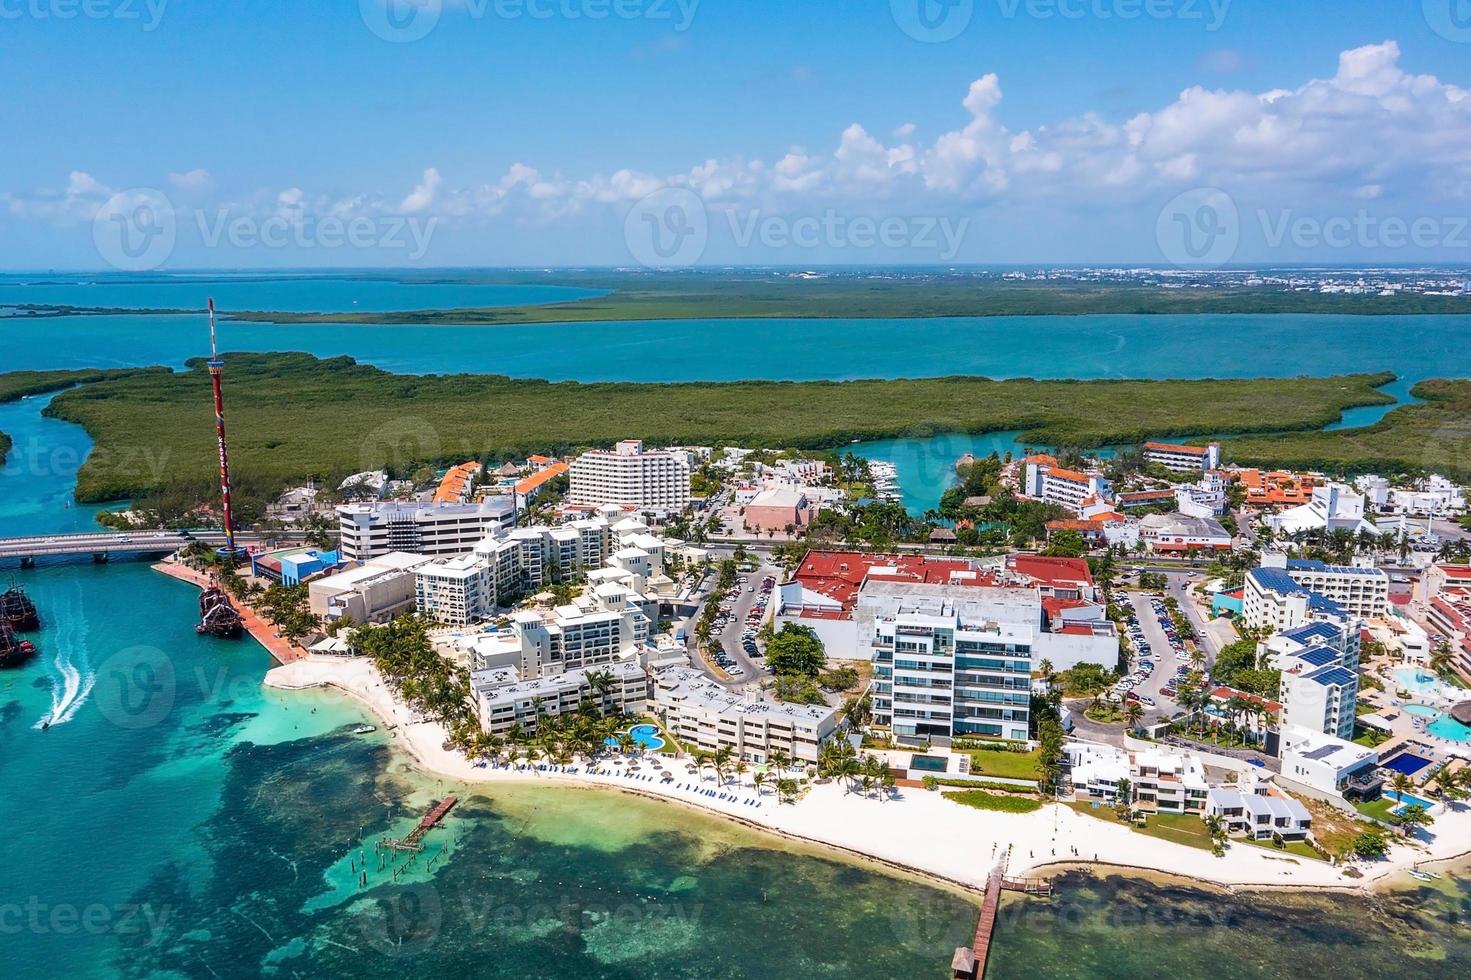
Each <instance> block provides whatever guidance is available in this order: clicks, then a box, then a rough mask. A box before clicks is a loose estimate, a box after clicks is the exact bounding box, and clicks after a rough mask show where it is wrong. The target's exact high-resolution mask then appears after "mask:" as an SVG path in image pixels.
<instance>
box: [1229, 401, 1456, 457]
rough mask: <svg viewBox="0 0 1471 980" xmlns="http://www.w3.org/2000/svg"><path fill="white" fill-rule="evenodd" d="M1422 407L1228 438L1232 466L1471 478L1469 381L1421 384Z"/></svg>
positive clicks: (1398, 409)
mask: <svg viewBox="0 0 1471 980" xmlns="http://www.w3.org/2000/svg"><path fill="white" fill-rule="evenodd" d="M1410 392H1411V394H1413V395H1415V396H1416V397H1417V398H1421V399H1424V402H1423V403H1422V404H1418V405H1406V406H1404V407H1402V408H1397V409H1395V410H1394V411H1392V412H1390V413H1389V414H1388V415H1386V416H1385V417H1384V418H1383V419H1382V420H1380V421H1379V422H1377V423H1375V424H1374V425H1370V426H1365V427H1363V428H1357V429H1335V430H1332V431H1328V432H1293V433H1288V434H1279V435H1261V436H1252V437H1250V438H1241V439H1231V440H1229V441H1228V442H1227V443H1226V444H1225V451H1226V454H1227V455H1228V456H1229V457H1230V458H1231V459H1232V460H1233V461H1236V462H1244V463H1249V462H1260V463H1264V464H1269V465H1272V466H1290V467H1293V468H1297V469H1323V470H1329V471H1339V470H1344V471H1354V470H1360V471H1362V470H1365V469H1369V468H1373V469H1375V470H1376V471H1377V472H1391V473H1392V472H1396V471H1405V472H1416V471H1420V470H1436V471H1439V472H1443V473H1445V474H1447V475H1448V476H1451V477H1453V478H1456V479H1462V480H1467V479H1471V381H1464V380H1462V381H1440V380H1432V381H1422V382H1420V383H1419V384H1417V385H1415V386H1414V387H1413V388H1411V389H1410Z"/></svg>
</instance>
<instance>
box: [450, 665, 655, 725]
mask: <svg viewBox="0 0 1471 980" xmlns="http://www.w3.org/2000/svg"><path fill="white" fill-rule="evenodd" d="M470 688H471V690H472V691H473V692H474V695H475V707H476V710H477V711H478V713H479V715H480V725H481V727H482V728H483V729H484V730H485V731H487V732H490V733H491V734H494V735H504V734H505V733H506V732H509V731H510V730H511V729H512V728H517V727H519V728H520V729H521V730H523V731H525V732H528V733H532V734H534V733H535V732H536V730H537V726H538V723H539V721H540V719H541V718H543V717H547V718H558V717H561V716H562V715H565V714H570V713H571V712H574V711H576V710H577V709H578V708H579V707H581V706H582V705H583V704H584V703H585V702H590V703H591V704H592V705H594V706H595V707H596V708H597V710H598V711H600V712H601V713H603V714H614V713H620V712H622V713H628V714H641V713H643V712H645V711H647V710H648V707H649V695H650V684H649V675H648V670H647V668H646V667H645V665H644V664H643V663H642V662H640V660H639V659H638V658H630V659H627V660H622V661H618V662H615V663H608V664H605V665H602V666H599V667H595V668H579V669H576V670H569V671H566V672H564V673H560V674H553V675H550V676H547V677H538V678H532V679H529V680H522V679H521V677H520V675H519V674H518V672H517V671H516V670H515V668H512V667H490V668H484V669H481V670H477V671H474V672H473V673H472V674H471V675H470Z"/></svg>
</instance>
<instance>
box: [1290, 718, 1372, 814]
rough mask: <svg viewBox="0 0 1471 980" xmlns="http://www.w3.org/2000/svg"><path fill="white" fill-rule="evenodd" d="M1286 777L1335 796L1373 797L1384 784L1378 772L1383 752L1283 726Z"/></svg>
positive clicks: (1336, 738)
mask: <svg viewBox="0 0 1471 980" xmlns="http://www.w3.org/2000/svg"><path fill="white" fill-rule="evenodd" d="M1281 735H1282V742H1281V752H1282V773H1281V775H1282V778H1284V779H1288V780H1291V781H1293V782H1297V783H1301V784H1303V785H1304V786H1307V787H1310V788H1311V789H1315V790H1317V791H1318V792H1320V793H1329V794H1332V795H1335V796H1341V795H1347V796H1350V797H1372V796H1373V795H1374V794H1377V793H1378V791H1379V789H1380V787H1381V786H1382V785H1383V782H1384V781H1383V780H1382V779H1380V778H1379V777H1378V776H1377V775H1375V773H1376V771H1377V770H1378V768H1379V752H1378V750H1376V749H1371V748H1367V747H1365V746H1363V745H1355V744H1354V743H1353V742H1350V741H1348V740H1346V739H1342V738H1339V737H1338V736H1337V735H1328V734H1325V733H1323V732H1320V731H1317V730H1316V729H1312V728H1300V727H1298V726H1296V725H1287V726H1283V728H1282V733H1281Z"/></svg>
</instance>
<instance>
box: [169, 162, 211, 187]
mask: <svg viewBox="0 0 1471 980" xmlns="http://www.w3.org/2000/svg"><path fill="white" fill-rule="evenodd" d="M169 183H170V184H173V185H174V186H175V187H177V188H179V189H180V190H185V191H202V190H204V189H205V188H207V187H209V185H210V184H211V183H212V181H211V179H210V176H209V171H208V170H205V169H204V168H203V167H197V168H195V169H194V170H191V171H189V172H188V173H183V174H169Z"/></svg>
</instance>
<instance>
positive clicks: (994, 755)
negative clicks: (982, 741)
mask: <svg viewBox="0 0 1471 980" xmlns="http://www.w3.org/2000/svg"><path fill="white" fill-rule="evenodd" d="M967 754H968V755H969V756H970V771H971V772H972V773H980V774H982V775H985V776H1000V777H1001V778H1002V779H1036V778H1037V763H1038V762H1039V761H1040V760H1041V758H1042V750H1041V749H1033V750H1032V751H1030V752H1005V751H1001V752H997V751H995V750H992V749H971V750H970V751H969V752H968V753H967Z"/></svg>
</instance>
